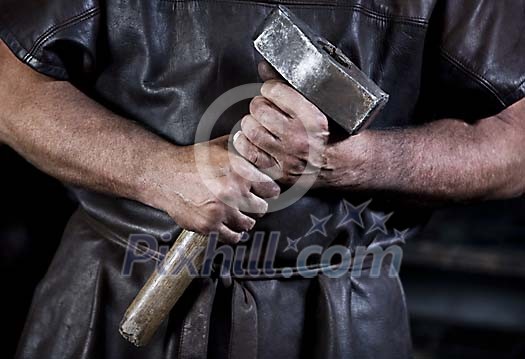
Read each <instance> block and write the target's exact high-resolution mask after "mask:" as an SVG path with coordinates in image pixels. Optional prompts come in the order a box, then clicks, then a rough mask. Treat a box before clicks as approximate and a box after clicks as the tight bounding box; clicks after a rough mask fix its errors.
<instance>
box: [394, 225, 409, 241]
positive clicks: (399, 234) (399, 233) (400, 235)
mask: <svg viewBox="0 0 525 359" xmlns="http://www.w3.org/2000/svg"><path fill="white" fill-rule="evenodd" d="M408 231H409V228H407V229H405V230H404V231H398V230H397V229H395V228H394V239H395V240H399V241H400V242H401V243H405V238H406V236H407V233H408Z"/></svg>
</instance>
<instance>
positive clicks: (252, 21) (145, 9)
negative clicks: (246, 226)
mask: <svg viewBox="0 0 525 359" xmlns="http://www.w3.org/2000/svg"><path fill="white" fill-rule="evenodd" d="M276 3H284V4H286V5H287V6H289V8H290V9H291V10H292V11H294V12H295V13H296V14H297V15H298V16H299V17H301V18H302V19H303V20H304V21H306V22H307V23H308V24H309V25H310V26H311V27H312V28H313V29H314V30H315V31H317V32H318V33H319V34H321V35H322V36H323V37H325V38H327V39H328V40H329V41H330V42H332V43H333V44H335V45H336V46H338V47H339V48H340V49H341V50H342V51H343V52H344V53H345V54H347V55H348V56H349V57H350V58H351V60H352V61H353V62H354V63H356V64H357V65H358V66H359V67H360V68H361V70H363V71H364V72H365V73H366V74H368V75H369V76H370V77H371V78H372V79H373V80H374V81H375V82H376V83H377V84H378V85H379V86H380V87H381V88H382V89H383V90H385V91H386V92H387V93H389V94H390V96H391V97H390V102H389V103H388V105H387V106H386V108H385V110H384V111H383V112H382V114H381V115H380V116H379V117H378V118H377V119H376V120H375V122H374V123H373V124H372V127H373V128H376V129H384V128H395V127H406V126H411V125H417V124H420V123H424V122H427V121H432V120H434V119H437V118H442V117H458V118H463V119H465V120H469V121H474V120H476V119H479V118H482V117H485V116H488V115H491V114H495V113H497V112H499V111H501V110H502V109H504V108H505V107H507V106H509V105H511V104H512V103H514V102H515V101H517V100H518V99H520V98H522V97H523V96H524V95H525V86H524V80H525V62H524V61H523V55H524V54H525V38H524V37H523V34H524V33H525V22H523V21H522V20H523V16H524V15H525V1H523V0H500V1H493V0H478V1H474V0H465V1H456V0H417V1H405V0H371V1H364V0H347V1H342V0H341V1H338V0H301V1H296V0H289V1H285V2H280V1H250V0H213V1H212V0H210V1H206V0H193V1H184V0H180V1H179V0H149V1H145V0H143V1H140V0H120V1H117V0H107V1H102V0H101V1H97V0H50V1H47V2H45V3H43V2H41V1H37V0H16V1H14V0H4V1H3V2H2V4H1V5H0V35H1V37H2V39H3V40H4V42H6V44H7V45H8V46H9V47H10V48H11V50H12V51H13V52H14V53H15V55H16V56H17V57H19V58H20V59H21V60H22V61H24V62H25V63H27V64H28V65H29V66H31V67H33V68H34V69H36V70H37V71H40V72H42V73H44V74H47V75H49V76H52V77H56V78H59V79H66V80H69V81H71V82H72V83H74V84H75V85H76V86H78V87H79V88H80V89H82V90H83V91H84V92H85V93H86V94H88V95H89V96H91V97H93V98H95V99H96V100H98V101H99V102H101V103H103V104H104V105H106V106H107V107H109V108H110V109H112V110H113V111H115V112H117V113H120V114H122V115H124V116H126V117H127V118H129V119H130V120H134V121H137V122H138V123H141V124H143V125H144V126H145V127H146V128H148V129H149V130H151V131H154V132H155V133H157V134H159V135H161V136H162V137H164V138H165V139H167V140H169V141H171V142H173V143H176V144H179V145H190V144H192V143H193V141H194V138H195V131H196V127H197V124H198V122H199V120H200V118H201V116H202V114H203V113H204V111H205V110H206V109H207V108H208V106H209V105H210V104H211V103H212V102H213V101H214V100H215V99H216V98H217V97H219V96H220V95H221V94H223V93H224V92H226V91H227V90H229V89H231V88H233V87H235V86H238V85H242V84H246V83H252V82H260V79H259V78H258V77H257V63H258V62H259V61H260V56H258V54H257V53H256V51H255V49H254V48H253V46H252V41H251V38H252V35H253V34H254V33H255V30H256V27H257V26H258V24H259V23H260V22H261V21H262V20H263V19H264V18H265V16H266V15H267V14H268V13H269V12H270V11H271V9H272V8H273V6H274V5H275V4H276ZM246 112H247V103H246V102H244V103H240V104H239V105H236V106H233V107H232V108H231V109H230V110H228V111H227V112H226V113H225V114H224V115H223V116H222V117H221V118H220V120H219V122H218V123H217V125H216V126H215V128H214V132H213V135H214V136H219V135H223V134H227V133H229V132H230V131H231V129H232V127H233V126H234V125H235V123H236V122H237V121H239V120H240V119H241V118H242V116H243V115H244V114H245V113H246ZM78 121H82V119H81V118H79V119H78ZM74 190H75V193H76V195H77V197H78V199H79V201H80V203H81V209H80V210H79V212H77V214H75V216H74V217H73V218H72V219H71V221H70V224H69V226H68V228H67V230H66V232H65V234H64V237H63V239H62V243H61V246H60V248H59V250H58V252H57V254H56V256H55V259H54V262H53V264H52V266H51V268H50V270H49V272H48V274H47V275H46V277H45V279H44V280H43V281H42V283H41V284H40V287H39V289H38V291H37V293H36V294H35V297H34V302H33V307H32V311H31V313H30V315H29V317H28V321H27V325H26V329H25V332H24V336H23V338H22V341H21V343H20V347H19V353H18V357H20V358H36V357H38V358H103V357H107V358H124V357H125V358H204V357H211V358H255V357H257V358H272V359H275V358H310V357H312V358H407V357H410V355H411V354H410V335H409V327H408V320H407V313H406V308H405V302H404V295H403V292H402V288H401V285H400V283H399V279H398V278H397V276H393V277H391V276H388V275H386V269H387V268H386V267H384V268H383V269H382V271H381V274H380V275H379V277H378V278H371V277H370V276H367V275H361V276H360V277H356V276H353V275H352V273H350V272H349V273H347V274H345V275H343V276H342V277H340V278H338V279H332V278H328V277H326V276H323V275H319V276H316V277H314V278H299V277H294V278H290V279H284V278H264V279H262V280H260V279H259V280H250V279H249V278H248V279H246V278H242V279H241V278H235V277H234V278H233V279H231V280H230V281H229V282H228V281H226V282H225V281H224V280H220V279H218V278H216V277H210V278H202V279H198V280H195V281H194V283H193V284H192V285H191V287H190V289H189V290H188V291H187V293H185V295H184V297H183V299H182V300H181V301H180V302H179V303H178V304H177V306H176V307H175V308H174V310H173V311H172V314H171V316H170V318H169V320H167V321H166V322H165V323H164V325H163V326H162V328H161V329H160V331H159V332H158V333H157V335H156V336H155V337H154V340H153V343H151V344H150V345H149V346H148V347H146V348H142V349H135V348H134V347H132V346H131V345H130V344H129V343H127V342H125V341H124V339H122V338H120V336H119V334H118V330H117V328H118V323H119V320H120V318H121V317H122V314H123V313H124V311H125V309H126V307H127V305H128V304H129V303H130V302H131V300H132V299H133V297H134V295H135V294H136V293H137V291H138V290H139V289H140V287H141V286H142V285H143V283H144V282H145V281H146V279H147V276H148V275H149V273H151V271H152V270H153V267H154V263H147V264H140V265H137V266H136V267H135V269H134V271H133V274H132V276H131V277H123V276H122V275H121V272H120V270H121V267H122V263H123V261H124V255H125V247H126V243H127V240H128V238H129V235H130V234H152V235H154V236H156V237H157V238H158V237H160V235H161V234H165V233H170V234H171V235H172V237H173V238H175V237H176V235H177V234H178V233H179V231H180V228H178V226H177V225H176V224H175V223H174V222H173V221H172V220H171V219H170V218H169V217H168V216H167V215H166V214H165V213H162V212H160V211H157V210H155V209H153V208H150V207H147V206H144V205H142V204H139V203H136V202H133V201H129V200H126V199H121V198H112V197H109V196H104V195H101V194H97V193H93V192H91V191H87V190H85V189H80V188H76V189H74ZM343 199H346V200H347V201H348V202H343ZM368 199H369V197H366V196H363V195H362V194H353V193H345V194H341V193H331V192H327V191H312V192H309V193H308V194H307V195H306V196H304V197H303V198H302V199H301V200H299V201H298V202H297V203H295V204H294V205H293V206H291V207H289V208H286V209H284V210H282V211H279V212H275V213H271V214H268V215H267V216H265V217H264V218H263V219H262V220H260V221H259V222H258V224H257V226H256V228H255V229H254V231H263V232H264V233H266V234H269V233H271V232H272V231H280V233H281V235H280V238H279V242H278V248H277V258H276V263H275V264H276V266H277V267H290V266H291V267H293V266H294V264H295V262H296V259H297V258H296V254H295V252H294V251H289V250H288V251H287V250H286V248H287V245H288V242H287V239H288V238H291V239H296V238H301V237H304V239H303V240H301V242H300V243H299V248H298V249H299V250H300V249H302V248H304V247H305V246H307V245H312V244H317V245H320V246H321V247H322V248H326V247H328V246H330V245H333V244H340V245H344V246H347V247H349V248H351V249H355V248H356V247H357V246H365V247H368V248H387V247H388V246H390V245H396V244H398V245H402V244H403V242H404V240H405V239H407V238H410V237H411V236H413V235H414V234H415V233H416V232H417V229H418V228H419V226H420V225H421V224H423V223H424V222H425V220H426V218H427V215H428V214H427V213H426V211H424V210H421V209H418V208H412V209H411V208H407V207H406V206H405V207H403V208H401V207H400V206H398V204H397V203H396V202H393V201H388V200H386V199H384V198H382V197H381V196H379V195H377V196H374V198H373V201H372V203H371V204H370V205H369V206H368V207H367V208H366V209H364V211H363V212H362V215H363V226H362V227H361V226H359V225H358V224H357V223H356V221H354V222H351V221H350V222H348V221H346V223H345V218H346V214H347V213H348V212H347V209H348V207H345V206H344V204H345V203H353V204H354V205H356V206H357V205H359V204H360V203H366V201H367V200H368ZM392 212H393V213H394V214H393V216H392V217H389V219H388V221H387V227H386V228H384V230H382V228H381V227H379V228H378V227H377V226H376V227H374V226H375V225H377V222H376V220H377V218H378V216H379V217H380V216H384V215H386V214H389V213H392ZM312 216H314V217H315V219H317V220H319V219H326V226H325V227H324V228H321V229H320V230H318V231H315V230H314V232H313V233H310V234H308V231H309V229H311V227H312V225H313V224H314V218H313V217H312ZM341 224H344V225H341ZM405 229H409V231H408V232H406V233H405V235H401V236H400V235H399V233H400V231H403V230H405ZM306 234H308V235H306Z"/></svg>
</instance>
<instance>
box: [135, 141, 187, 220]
mask: <svg viewBox="0 0 525 359" xmlns="http://www.w3.org/2000/svg"><path fill="white" fill-rule="evenodd" d="M159 142H161V141H159ZM180 149H181V148H180V147H178V146H175V145H173V144H170V143H168V142H164V141H162V143H159V144H158V146H156V148H155V149H154V150H152V151H142V153H141V155H140V157H141V160H140V161H139V163H140V164H139V165H138V166H137V176H136V177H135V181H134V194H135V196H136V198H134V199H136V200H138V201H139V202H142V203H144V204H146V205H148V206H151V207H153V208H157V209H159V210H162V211H168V208H169V207H168V203H166V200H167V192H166V189H167V188H166V187H167V186H169V184H167V183H166V180H167V178H168V177H167V176H169V178H173V177H176V175H177V172H175V171H173V169H176V168H180V166H177V161H179V160H180V157H181V156H179V155H180V154H179V153H178V152H180ZM170 183H177V180H172V181H170Z"/></svg>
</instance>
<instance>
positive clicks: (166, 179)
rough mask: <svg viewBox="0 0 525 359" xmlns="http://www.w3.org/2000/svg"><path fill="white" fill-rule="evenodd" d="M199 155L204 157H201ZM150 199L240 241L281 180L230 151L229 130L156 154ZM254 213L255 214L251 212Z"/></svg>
mask: <svg viewBox="0 0 525 359" xmlns="http://www.w3.org/2000/svg"><path fill="white" fill-rule="evenodd" d="M196 155H197V158H199V156H202V157H203V160H202V161H197V162H196ZM145 176H146V180H145V182H146V183H150V186H149V188H150V189H151V190H146V192H145V193H146V196H145V201H146V202H150V203H151V204H152V205H153V206H154V207H157V208H161V209H163V210H164V211H166V212H167V213H168V214H169V215H170V216H171V217H172V218H174V219H175V221H176V222H177V223H178V224H179V225H180V226H182V227H183V228H185V229H189V230H192V231H195V232H199V233H205V234H207V233H210V232H218V233H219V240H222V241H224V242H230V243H235V242H238V241H239V240H240V237H241V233H242V232H243V231H248V230H250V229H252V227H253V226H254V225H255V220H254V219H253V218H252V217H260V216H262V215H263V214H264V213H265V212H266V210H267V209H268V203H267V202H266V201H265V200H264V198H273V197H276V196H278V195H279V191H280V189H279V186H278V185H277V184H275V183H274V182H273V181H272V180H271V178H269V177H268V176H267V175H265V174H263V173H262V172H260V171H259V170H257V169H256V168H255V167H254V166H253V165H252V164H250V163H248V162H247V161H246V160H245V159H243V158H242V157H240V156H239V155H237V154H234V153H231V152H229V151H228V136H224V137H221V138H218V139H216V140H213V141H210V142H208V143H201V144H197V145H194V146H188V147H173V148H172V149H171V150H170V151H168V152H167V153H163V154H160V155H158V156H155V158H154V161H152V168H151V169H150V170H148V171H146V172H145ZM248 215H250V216H251V217H250V216H248Z"/></svg>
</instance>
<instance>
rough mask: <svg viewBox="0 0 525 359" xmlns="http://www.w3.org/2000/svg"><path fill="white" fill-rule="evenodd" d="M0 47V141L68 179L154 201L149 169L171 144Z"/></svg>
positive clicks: (105, 190) (50, 171)
mask: <svg viewBox="0 0 525 359" xmlns="http://www.w3.org/2000/svg"><path fill="white" fill-rule="evenodd" d="M0 45H1V46H0V47H3V44H1V42H0ZM0 50H1V54H2V55H1V56H0V57H1V58H0V74H1V76H2V82H1V83H0V98H1V99H2V108H1V112H0V142H3V143H5V144H7V145H9V146H10V147H12V148H13V149H15V150H16V151H17V152H19V153H20V154H21V155H22V156H23V157H24V158H26V159H27V160H28V161H30V162H31V163H33V164H34V165H35V166H37V167H38V168H40V169H41V170H43V171H44V172H47V173H48V174H50V175H52V176H54V177H56V178H58V179H60V180H62V181H64V182H67V183H71V184H76V185H80V186H83V187H87V188H90V189H93V190H96V191H101V192H106V193H111V194H114V195H116V196H122V197H127V198H131V199H135V200H139V201H142V202H152V200H150V199H149V197H148V193H147V188H148V185H151V184H148V183H146V182H147V181H148V180H149V178H148V177H147V176H146V173H149V174H150V173H151V166H152V165H153V163H152V161H153V158H154V157H155V156H158V155H161V154H162V152H166V151H169V147H173V146H172V145H170V144H169V143H167V142H166V141H164V140H162V139H160V138H159V137H157V136H155V135H153V134H151V133H149V132H148V131H146V130H144V129H143V128H141V127H140V126H138V125H136V124H134V123H133V122H132V121H129V120H126V119H123V118H121V117H119V116H117V115H115V114H113V113H112V112H110V111H108V110H106V109H105V108H104V107H102V106H101V105H99V104H97V103H96V102H94V101H92V100H91V99H89V98H88V97H87V96H85V95H84V94H83V93H81V92H80V91H78V90H77V89H75V88H74V87H73V86H72V85H70V84H69V83H67V82H61V81H53V80H51V79H48V78H46V77H44V76H42V75H39V74H37V73H36V72H34V71H32V70H31V69H29V68H27V67H26V66H24V65H22V64H20V63H18V62H17V60H16V59H14V58H12V55H11V54H10V53H7V52H6V51H7V50H6V49H5V48H2V49H0ZM151 204H152V205H154V204H155V203H151Z"/></svg>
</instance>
